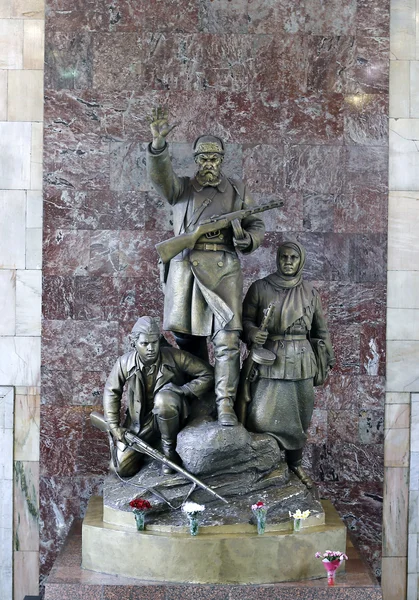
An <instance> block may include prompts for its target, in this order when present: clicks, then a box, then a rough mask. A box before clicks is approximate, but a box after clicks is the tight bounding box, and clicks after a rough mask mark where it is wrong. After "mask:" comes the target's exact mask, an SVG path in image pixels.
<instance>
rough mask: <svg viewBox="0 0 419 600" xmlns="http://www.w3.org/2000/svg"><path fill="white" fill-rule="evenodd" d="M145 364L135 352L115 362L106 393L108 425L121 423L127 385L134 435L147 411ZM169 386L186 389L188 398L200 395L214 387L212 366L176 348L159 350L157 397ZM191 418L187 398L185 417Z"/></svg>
mask: <svg viewBox="0 0 419 600" xmlns="http://www.w3.org/2000/svg"><path fill="white" fill-rule="evenodd" d="M142 369H143V365H142V363H141V361H140V359H139V356H138V353H137V351H136V350H132V351H131V352H127V353H126V354H124V355H123V356H120V357H119V358H118V360H117V361H116V363H115V365H114V367H113V369H112V371H111V373H110V375H109V377H108V379H107V381H106V384H105V390H104V393H103V408H104V413H105V418H106V421H107V422H108V423H109V424H115V425H118V424H119V420H120V410H121V398H122V393H123V390H124V386H125V384H127V395H128V406H127V418H126V421H125V423H124V426H125V427H127V428H129V429H130V431H132V432H133V433H139V431H140V429H141V428H142V427H143V426H144V424H145V423H144V421H145V417H146V416H147V415H146V414H145V410H146V395H145V394H146V390H145V383H144V376H143V372H142ZM167 383H174V384H175V385H178V386H184V387H186V388H187V392H188V395H190V396H201V395H202V394H204V393H205V392H207V391H209V390H210V389H211V387H212V386H213V384H214V376H213V369H212V367H211V366H210V365H209V364H207V363H206V362H204V361H202V360H200V359H199V358H196V357H195V356H192V354H189V352H184V351H183V350H178V349H177V348H166V347H161V348H160V360H159V367H158V372H157V376H156V383H155V387H154V394H156V393H157V392H158V391H159V390H161V389H162V387H163V386H165V385H166V384H167ZM187 416H188V405H187V402H186V399H184V406H183V411H182V417H183V418H184V417H187Z"/></svg>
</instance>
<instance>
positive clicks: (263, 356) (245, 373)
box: [236, 302, 276, 427]
mask: <svg viewBox="0 0 419 600" xmlns="http://www.w3.org/2000/svg"><path fill="white" fill-rule="evenodd" d="M274 310H275V305H274V304H273V303H272V302H271V303H270V304H269V306H268V308H266V309H265V310H264V311H263V315H264V316H263V319H262V323H261V324H260V327H259V331H266V329H267V328H268V325H269V323H270V321H271V319H272V317H273V314H274ZM275 358H276V356H275V354H274V353H273V352H271V351H270V350H267V349H266V348H262V346H261V345H260V344H252V346H251V348H250V352H249V355H248V356H247V358H246V360H245V361H244V362H243V365H242V369H241V371H240V379H239V385H238V388H237V401H236V413H237V417H238V419H239V421H240V423H241V424H242V425H243V426H244V427H245V425H246V412H247V405H248V404H249V402H250V401H251V399H252V397H251V395H250V384H251V383H252V381H254V380H255V370H254V366H255V363H256V364H258V365H272V364H273V363H274V362H275Z"/></svg>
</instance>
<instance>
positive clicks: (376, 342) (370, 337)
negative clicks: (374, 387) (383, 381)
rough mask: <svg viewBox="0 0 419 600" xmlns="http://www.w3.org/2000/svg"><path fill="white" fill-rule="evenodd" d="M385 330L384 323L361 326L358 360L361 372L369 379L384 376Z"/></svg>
mask: <svg viewBox="0 0 419 600" xmlns="http://www.w3.org/2000/svg"><path fill="white" fill-rule="evenodd" d="M385 334H386V328H385V324H384V323H380V324H379V325H370V324H369V323H364V324H363V325H362V326H361V336H360V360H361V371H362V372H364V373H365V374H366V375H369V376H370V377H376V376H377V375H382V376H384V375H385V371H386V335H385Z"/></svg>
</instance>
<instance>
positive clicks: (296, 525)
mask: <svg viewBox="0 0 419 600" xmlns="http://www.w3.org/2000/svg"><path fill="white" fill-rule="evenodd" d="M294 531H295V532H298V531H301V519H294Z"/></svg>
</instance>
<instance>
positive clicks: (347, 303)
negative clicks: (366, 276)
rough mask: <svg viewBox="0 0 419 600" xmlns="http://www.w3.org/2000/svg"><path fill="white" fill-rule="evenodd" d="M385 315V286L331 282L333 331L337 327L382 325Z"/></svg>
mask: <svg viewBox="0 0 419 600" xmlns="http://www.w3.org/2000/svg"><path fill="white" fill-rule="evenodd" d="M385 315H386V288H385V284H383V283H377V284H372V283H370V284H367V283H352V282H348V283H340V282H331V284H330V302H329V310H328V318H329V327H330V329H331V330H332V331H333V328H334V326H335V325H345V326H346V327H348V326H349V327H352V326H353V325H358V324H360V323H365V322H370V323H380V322H383V321H384V320H385ZM332 324H333V325H332Z"/></svg>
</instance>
